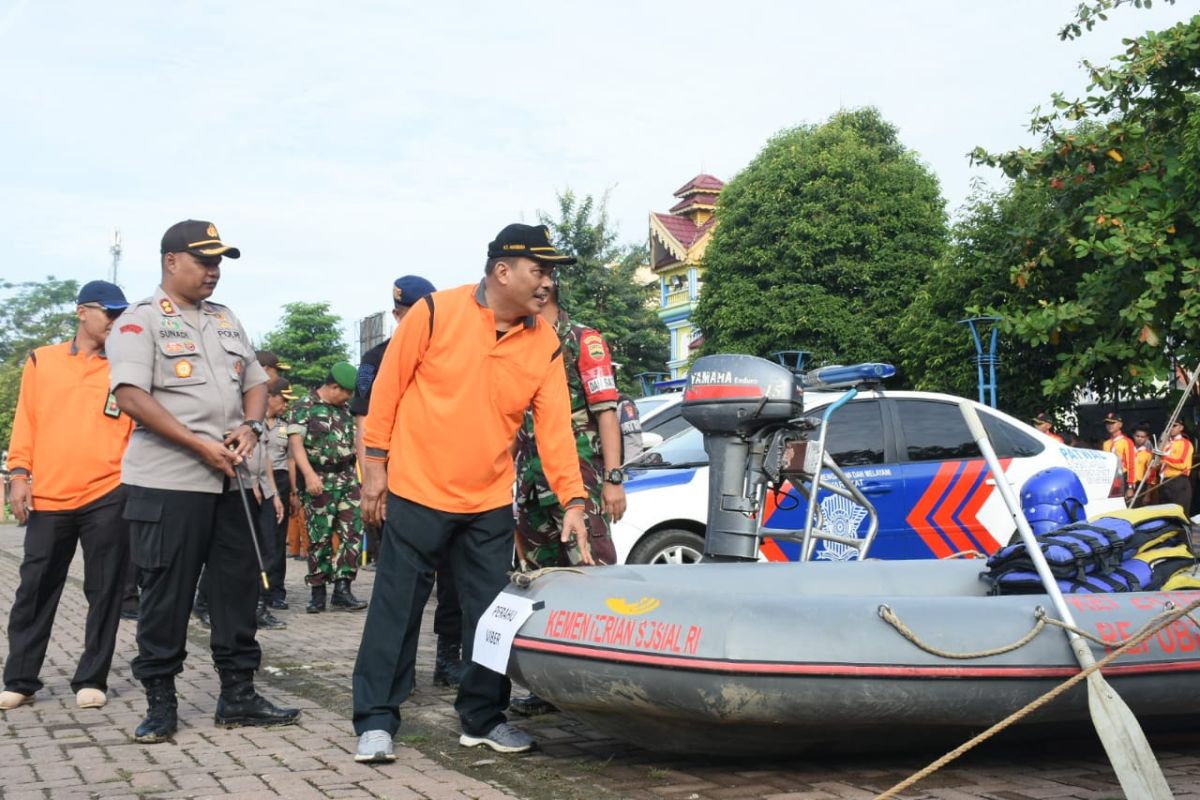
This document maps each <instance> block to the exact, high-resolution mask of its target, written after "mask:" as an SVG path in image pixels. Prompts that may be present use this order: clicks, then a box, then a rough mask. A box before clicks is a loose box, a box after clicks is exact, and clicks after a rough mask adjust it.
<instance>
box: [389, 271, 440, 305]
mask: <svg viewBox="0 0 1200 800" xmlns="http://www.w3.org/2000/svg"><path fill="white" fill-rule="evenodd" d="M436 291H437V289H435V288H434V286H433V284H432V283H430V282H429V281H427V280H425V279H424V278H422V277H421V276H420V275H405V276H404V277H403V278H396V282H395V283H394V284H392V301H393V302H394V303H395V304H396V307H397V308H399V307H400V306H411V305H412V304H413V303H416V302H417V301H419V300H420V299H421V298H422V297H425V296H426V295H430V294H433V293H434V292H436Z"/></svg>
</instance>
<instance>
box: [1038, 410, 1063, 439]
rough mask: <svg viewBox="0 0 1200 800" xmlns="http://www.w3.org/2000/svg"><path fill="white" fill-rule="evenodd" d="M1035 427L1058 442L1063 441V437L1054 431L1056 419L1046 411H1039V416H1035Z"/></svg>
mask: <svg viewBox="0 0 1200 800" xmlns="http://www.w3.org/2000/svg"><path fill="white" fill-rule="evenodd" d="M1033 427H1035V428H1037V429H1038V431H1039V432H1041V433H1044V434H1046V435H1047V436H1049V437H1050V438H1051V439H1054V440H1055V441H1057V442H1062V440H1063V437H1061V436H1059V435H1058V434H1057V433H1055V432H1054V420H1052V419H1050V415H1049V414H1047V413H1046V412H1045V411H1039V412H1038V414H1037V416H1036V417H1034V418H1033Z"/></svg>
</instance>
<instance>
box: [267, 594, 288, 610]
mask: <svg viewBox="0 0 1200 800" xmlns="http://www.w3.org/2000/svg"><path fill="white" fill-rule="evenodd" d="M267 605H268V606H270V607H271V608H272V609H273V610H274V611H287V610H288V604H287V600H284V599H283V598H282V597H275V598H272V599H271V602H269V603H267Z"/></svg>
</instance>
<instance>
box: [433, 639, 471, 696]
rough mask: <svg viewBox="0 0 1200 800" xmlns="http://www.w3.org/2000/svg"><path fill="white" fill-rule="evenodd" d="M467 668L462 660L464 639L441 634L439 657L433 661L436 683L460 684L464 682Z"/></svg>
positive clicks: (453, 685)
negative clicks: (464, 671) (464, 672)
mask: <svg viewBox="0 0 1200 800" xmlns="http://www.w3.org/2000/svg"><path fill="white" fill-rule="evenodd" d="M465 668H466V667H465V666H464V665H463V662H462V641H461V640H459V639H453V638H451V637H449V636H439V637H438V640H437V658H436V659H435V660H434V662H433V683H434V685H435V686H450V687H455V686H458V685H459V684H460V683H462V675H463V670H464V669H465Z"/></svg>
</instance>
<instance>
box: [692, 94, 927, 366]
mask: <svg viewBox="0 0 1200 800" xmlns="http://www.w3.org/2000/svg"><path fill="white" fill-rule="evenodd" d="M944 207H945V202H944V200H943V199H942V196H941V192H940V189H939V187H938V183H937V179H936V178H935V177H934V176H933V174H932V173H931V172H930V171H929V169H928V168H926V167H925V166H924V165H922V164H921V163H920V162H919V161H918V160H917V157H916V155H915V154H914V153H912V152H911V151H909V150H908V149H906V148H905V147H904V146H903V145H902V144H901V143H900V141H899V138H898V136H897V131H896V129H895V128H894V127H893V126H892V125H890V124H889V123H888V122H886V121H885V120H884V119H883V118H882V117H881V116H880V114H879V112H878V111H876V110H875V109H873V108H866V109H860V110H855V111H843V112H839V113H838V114H835V115H834V116H833V117H831V118H830V119H829V120H828V121H827V122H825V123H824V124H822V125H802V126H800V127H797V128H792V129H790V130H785V131H783V132H781V133H779V134H777V135H776V136H774V137H773V138H772V139H771V140H770V141H769V142H768V143H767V145H766V147H765V148H764V149H763V151H762V152H761V153H760V154H759V155H758V156H757V157H756V158H755V159H754V161H752V162H751V163H750V165H749V166H748V167H746V169H744V170H743V171H742V172H741V173H739V174H738V175H737V177H735V178H734V179H733V180H732V181H730V182H729V183H728V184H727V185H726V186H725V188H724V190H723V191H722V192H721V198H720V202H719V205H718V209H717V218H718V220H719V224H718V225H717V228H716V231H715V232H714V234H713V240H712V243H711V244H710V245H709V247H708V251H707V253H706V254H705V257H704V266H705V275H704V292H703V294H702V295H701V297H700V303H699V307H698V309H697V313H696V319H697V322H698V323H699V325H700V327H701V329H703V331H704V351H705V352H707V353H717V352H744V353H751V354H754V355H766V354H768V353H770V352H772V351H775V350H808V351H811V352H812V353H813V357H814V363H820V362H828V361H840V362H843V363H849V362H854V361H889V360H893V361H894V360H896V359H897V357H898V355H899V352H900V345H901V341H900V340H899V336H898V333H897V331H898V327H899V324H898V323H899V320H900V318H901V316H902V315H903V313H904V311H905V309H906V308H907V307H908V305H909V303H910V302H911V301H912V298H913V296H914V295H915V293H916V292H917V290H918V288H919V287H920V286H921V285H922V284H923V283H924V282H925V280H926V278H927V276H928V275H929V271H930V269H931V268H932V265H933V264H934V262H935V261H937V259H938V258H939V257H940V256H941V254H942V252H943V250H944V248H945V245H946V236H947V232H946V219H945V210H944Z"/></svg>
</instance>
